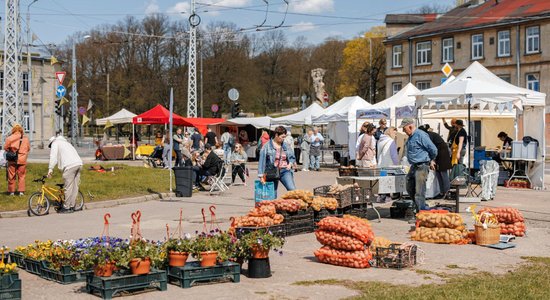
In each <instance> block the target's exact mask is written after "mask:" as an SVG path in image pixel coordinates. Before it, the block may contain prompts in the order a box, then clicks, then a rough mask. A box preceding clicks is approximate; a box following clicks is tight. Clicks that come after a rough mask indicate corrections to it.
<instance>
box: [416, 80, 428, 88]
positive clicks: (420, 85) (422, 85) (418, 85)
mask: <svg viewBox="0 0 550 300" xmlns="http://www.w3.org/2000/svg"><path fill="white" fill-rule="evenodd" d="M431 87H432V83H431V81H417V82H416V88H417V89H419V90H426V89H429V88H431Z"/></svg>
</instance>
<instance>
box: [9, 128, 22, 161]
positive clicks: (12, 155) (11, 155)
mask: <svg viewBox="0 0 550 300" xmlns="http://www.w3.org/2000/svg"><path fill="white" fill-rule="evenodd" d="M22 142H23V134H21V139H20V140H19V147H18V148H17V151H15V152H13V151H7V152H6V160H7V161H11V162H17V159H18V158H19V149H20V148H21V143H22Z"/></svg>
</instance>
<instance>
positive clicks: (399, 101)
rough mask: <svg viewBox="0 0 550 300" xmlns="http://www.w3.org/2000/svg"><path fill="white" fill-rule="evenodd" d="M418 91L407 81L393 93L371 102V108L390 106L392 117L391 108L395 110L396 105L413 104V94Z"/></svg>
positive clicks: (414, 98) (414, 99)
mask: <svg viewBox="0 0 550 300" xmlns="http://www.w3.org/2000/svg"><path fill="white" fill-rule="evenodd" d="M418 92H420V90H419V89H417V88H416V87H415V86H414V85H413V84H412V83H410V82H409V83H407V85H406V86H405V87H404V88H402V89H401V90H400V91H399V92H397V93H396V94H395V95H393V96H391V97H389V98H387V99H386V100H382V101H380V102H378V103H375V104H373V106H372V108H391V109H392V117H394V112H393V110H395V108H396V107H400V106H408V105H415V101H416V97H415V96H414V95H415V94H416V93H418Z"/></svg>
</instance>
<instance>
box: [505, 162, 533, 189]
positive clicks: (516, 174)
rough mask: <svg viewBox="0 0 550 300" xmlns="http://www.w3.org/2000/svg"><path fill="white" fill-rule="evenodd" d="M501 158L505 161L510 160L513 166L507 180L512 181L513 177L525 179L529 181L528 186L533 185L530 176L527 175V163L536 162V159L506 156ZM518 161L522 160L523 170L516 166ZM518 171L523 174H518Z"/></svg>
mask: <svg viewBox="0 0 550 300" xmlns="http://www.w3.org/2000/svg"><path fill="white" fill-rule="evenodd" d="M502 160H503V161H505V162H510V163H511V164H512V166H513V172H512V176H510V178H509V179H508V180H509V181H512V180H513V179H514V178H517V179H519V178H522V179H527V181H529V186H533V183H532V182H531V178H529V175H528V174H529V163H534V162H536V161H537V160H536V159H530V158H512V157H507V158H502ZM520 162H523V171H522V170H521V169H520V168H518V164H519V163H520ZM519 172H523V175H520V174H518V173H519Z"/></svg>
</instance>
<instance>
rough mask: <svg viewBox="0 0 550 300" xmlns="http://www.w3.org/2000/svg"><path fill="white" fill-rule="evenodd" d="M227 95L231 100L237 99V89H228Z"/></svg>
mask: <svg viewBox="0 0 550 300" xmlns="http://www.w3.org/2000/svg"><path fill="white" fill-rule="evenodd" d="M227 96H229V99H230V100H231V101H237V100H238V99H239V91H237V89H230V90H229V92H228V93H227Z"/></svg>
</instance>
